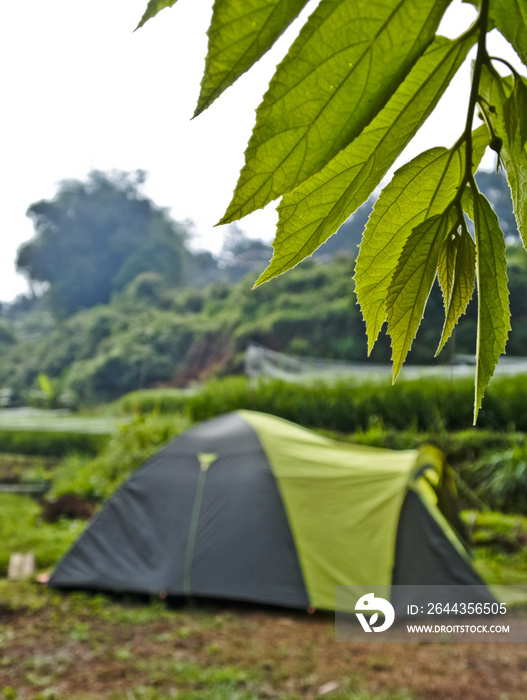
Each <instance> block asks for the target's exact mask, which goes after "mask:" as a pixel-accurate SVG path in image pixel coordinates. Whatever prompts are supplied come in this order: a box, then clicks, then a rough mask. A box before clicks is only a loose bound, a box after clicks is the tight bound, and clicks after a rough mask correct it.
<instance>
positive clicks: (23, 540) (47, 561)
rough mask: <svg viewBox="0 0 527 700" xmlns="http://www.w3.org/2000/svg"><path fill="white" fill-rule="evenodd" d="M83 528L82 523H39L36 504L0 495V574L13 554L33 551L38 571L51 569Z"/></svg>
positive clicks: (20, 498) (21, 498)
mask: <svg viewBox="0 0 527 700" xmlns="http://www.w3.org/2000/svg"><path fill="white" fill-rule="evenodd" d="M84 527H85V523H84V522H79V521H71V520H60V521H59V522H58V523H57V524H55V525H49V524H48V523H45V522H43V521H42V518H41V508H40V505H39V504H38V503H37V502H36V501H34V500H33V499H32V498H30V497H29V496H21V495H20V494H11V493H0V575H4V576H5V574H6V573H7V567H8V564H9V557H10V556H11V554H12V553H13V552H21V553H27V552H33V553H34V554H35V558H36V563H37V567H38V568H47V567H50V566H53V564H55V562H56V561H58V559H60V557H62V555H63V554H64V553H65V552H66V550H67V549H68V548H69V547H70V546H71V544H72V543H73V541H74V540H75V539H76V538H77V537H78V536H79V535H80V533H81V532H82V530H83V529H84Z"/></svg>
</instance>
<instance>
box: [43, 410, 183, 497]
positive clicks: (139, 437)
mask: <svg viewBox="0 0 527 700" xmlns="http://www.w3.org/2000/svg"><path fill="white" fill-rule="evenodd" d="M188 427H189V424H188V421H187V420H186V418H184V417H183V416H181V415H179V416H170V417H167V416H164V417H160V416H156V415H150V416H141V415H137V416H136V417H135V419H134V421H133V422H132V423H130V424H127V425H123V426H121V427H120V428H119V430H118V432H117V433H115V434H114V435H112V437H111V439H110V441H109V442H108V444H107V446H106V447H105V448H104V449H103V450H102V451H101V453H100V454H99V455H98V456H97V457H95V459H91V460H90V459H87V458H86V457H82V456H79V455H72V456H70V457H68V458H67V459H65V460H64V461H63V462H62V463H61V464H60V465H59V466H58V467H57V469H56V472H55V481H54V484H53V488H52V490H51V493H50V495H51V496H52V497H57V496H61V495H63V494H65V493H74V494H76V495H77V496H80V497H82V498H87V499H90V500H95V501H103V500H106V499H107V498H109V497H110V496H111V495H112V494H113V493H114V492H115V490H116V489H117V488H118V487H119V486H120V485H121V484H122V483H123V481H125V480H126V479H127V478H128V477H129V476H130V474H131V473H132V472H133V471H134V470H135V469H137V467H139V466H140V465H141V464H142V463H143V462H144V461H145V460H146V459H147V458H148V457H150V456H151V455H152V454H154V452H157V451H158V450H159V449H160V448H161V447H162V446H163V445H164V444H165V443H166V442H168V441H169V440H170V439H171V438H172V437H174V436H175V435H177V434H178V433H180V432H182V431H183V430H185V429H186V428H188Z"/></svg>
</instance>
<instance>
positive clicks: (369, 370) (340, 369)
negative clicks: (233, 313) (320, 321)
mask: <svg viewBox="0 0 527 700" xmlns="http://www.w3.org/2000/svg"><path fill="white" fill-rule="evenodd" d="M455 359H456V363H455V364H449V365H426V366H425V365H406V366H405V367H403V369H402V370H401V375H400V376H401V377H403V378H406V379H419V378H421V377H429V376H433V377H443V378H445V379H455V378H457V377H471V376H474V373H475V369H476V367H475V358H473V357H472V356H466V355H458V356H456V358H455ZM245 373H246V374H247V376H248V377H249V378H250V379H257V378H260V377H267V378H271V379H281V380H282V381H286V382H299V383H304V382H313V381H324V382H335V381H338V380H340V379H355V380H357V381H364V380H367V381H372V380H388V379H389V378H391V376H392V367H391V365H381V364H376V363H374V362H338V361H332V360H322V359H319V358H313V357H299V356H297V357H295V356H292V355H286V354H284V353H281V352H275V351H274V350H269V348H266V347H264V346H263V345H259V344H257V343H251V344H250V345H249V346H248V348H247V351H246V354H245ZM523 373H527V359H526V358H518V357H502V358H501V359H500V362H499V364H498V366H497V368H496V373H495V374H496V375H497V376H500V375H502V376H503V375H506V374H509V375H515V374H523Z"/></svg>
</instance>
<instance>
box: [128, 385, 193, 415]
mask: <svg viewBox="0 0 527 700" xmlns="http://www.w3.org/2000/svg"><path fill="white" fill-rule="evenodd" d="M187 398H188V392H187V391H182V390H181V389H144V390H143V391H132V392H131V393H130V394H125V396H123V397H122V398H121V399H119V401H118V403H117V408H118V410H119V411H122V412H123V413H142V414H144V413H180V412H182V411H184V409H185V406H186V403H187Z"/></svg>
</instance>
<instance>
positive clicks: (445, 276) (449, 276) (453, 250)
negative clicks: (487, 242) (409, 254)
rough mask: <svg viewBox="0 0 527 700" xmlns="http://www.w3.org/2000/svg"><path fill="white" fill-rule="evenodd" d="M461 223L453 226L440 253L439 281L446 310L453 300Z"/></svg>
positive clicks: (438, 265) (457, 222)
mask: <svg viewBox="0 0 527 700" xmlns="http://www.w3.org/2000/svg"><path fill="white" fill-rule="evenodd" d="M458 228H459V221H458V220H457V219H456V222H455V224H454V226H453V229H452V231H450V233H449V234H448V236H447V237H446V239H445V242H444V243H443V247H442V248H441V252H440V253H439V261H438V263H437V279H438V281H439V286H440V287H441V292H442V294H443V302H444V305H445V309H447V308H448V305H449V304H450V300H451V299H452V289H453V287H454V277H455V274H456V256H457V251H458V248H459V241H460V235H459V232H458Z"/></svg>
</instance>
